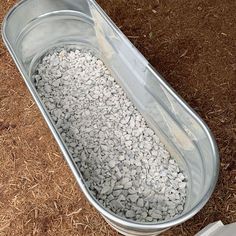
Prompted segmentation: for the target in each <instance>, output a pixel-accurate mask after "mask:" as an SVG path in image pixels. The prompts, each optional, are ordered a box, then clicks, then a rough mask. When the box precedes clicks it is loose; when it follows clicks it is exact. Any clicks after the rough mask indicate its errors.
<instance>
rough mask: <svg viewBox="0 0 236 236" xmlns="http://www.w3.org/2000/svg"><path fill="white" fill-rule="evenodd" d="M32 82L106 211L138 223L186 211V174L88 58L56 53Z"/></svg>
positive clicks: (87, 54)
mask: <svg viewBox="0 0 236 236" xmlns="http://www.w3.org/2000/svg"><path fill="white" fill-rule="evenodd" d="M33 81H34V83H35V88H36V89H37V91H38V94H39V96H40V97H41V99H42V101H43V102H44V104H45V106H46V108H47V109H48V112H49V114H50V115H51V117H52V120H53V121H54V122H55V125H56V127H57V129H58V132H59V133H60V134H61V137H62V139H63V140H64V142H65V144H66V145H67V147H68V150H69V151H70V153H71V155H72V157H73V158H74V161H75V163H76V164H77V166H78V168H79V170H80V171H81V173H82V175H83V177H84V179H85V182H86V183H87V185H88V188H89V189H90V190H91V193H92V194H93V195H94V196H95V197H96V198H97V199H98V200H99V202H100V203H101V204H103V206H104V207H106V208H107V209H109V210H111V211H113V212H114V213H116V214H118V215H119V216H121V217H126V218H128V219H130V220H134V221H141V222H157V221H160V220H167V219H170V218H171V217H175V216H176V215H179V214H181V213H182V212H183V210H184V205H185V201H186V195H187V181H186V177H185V174H184V173H183V171H181V169H180V167H179V166H178V163H177V162H176V161H175V160H174V159H173V157H171V156H170V154H169V152H168V151H167V150H166V149H165V146H164V145H163V144H162V143H161V142H160V140H159V138H158V137H157V136H156V135H155V133H154V131H153V130H152V129H151V128H150V127H149V126H148V124H147V123H146V121H145V119H144V118H143V117H142V115H141V114H140V113H139V111H138V110H137V109H136V107H135V106H134V105H133V104H132V102H131V101H130V100H129V98H128V96H127V95H126V93H125V92H124V90H123V89H122V88H121V87H120V86H119V84H118V83H117V82H116V80H115V79H114V78H113V77H112V76H111V74H110V72H109V71H108V69H107V68H106V66H105V65H104V63H103V62H102V61H101V60H100V59H99V58H97V57H96V56H95V55H94V54H93V53H92V52H91V51H89V50H86V49H76V48H74V49H73V48H71V47H70V48H69V47H64V48H56V49H55V50H51V51H50V52H48V54H47V55H45V56H44V57H43V58H42V60H41V62H40V63H39V64H38V65H37V68H36V70H35V73H34V75H33Z"/></svg>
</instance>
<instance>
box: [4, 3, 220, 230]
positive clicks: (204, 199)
mask: <svg viewBox="0 0 236 236" xmlns="http://www.w3.org/2000/svg"><path fill="white" fill-rule="evenodd" d="M27 1H28V0H21V1H19V2H18V3H16V4H15V5H14V6H13V7H12V8H10V10H9V11H8V13H7V14H6V16H5V17H4V19H3V21H2V27H1V35H2V38H3V42H4V44H5V45H6V48H7V49H8V51H9V52H10V54H11V57H12V58H13V60H14V62H15V64H16V66H17V67H18V69H19V71H20V73H21V75H22V77H23V78H24V80H25V83H27V87H28V89H29V90H30V92H31V95H32V96H33V98H34V99H36V100H37V97H36V95H35V92H34V91H33V90H32V88H31V86H30V85H29V84H28V82H27V80H26V78H25V77H26V74H25V72H23V69H22V66H21V64H20V63H19V61H18V58H17V56H16V54H15V52H14V50H13V48H12V46H11V44H10V42H9V40H8V38H7V35H6V26H7V20H8V18H9V17H10V16H11V14H12V13H13V12H14V11H15V10H16V9H17V8H18V7H19V6H20V5H22V4H24V3H25V2H27ZM88 1H90V2H92V3H93V4H94V5H95V6H96V7H97V9H98V10H99V12H100V13H101V14H102V15H103V17H104V18H105V20H106V21H109V22H110V23H111V24H112V26H113V28H114V30H116V31H117V26H116V25H115V24H114V22H113V21H112V20H111V19H110V17H109V16H108V15H107V14H106V13H105V12H104V10H103V9H102V8H101V7H100V6H99V5H98V4H97V3H96V1H94V0H88ZM118 33H119V35H122V37H125V39H126V40H127V41H128V42H129V43H130V44H131V45H133V44H132V43H131V42H130V40H129V39H128V38H127V37H126V36H125V35H124V34H123V33H122V32H121V31H120V30H118ZM134 48H135V49H136V51H137V52H139V54H141V53H140V51H139V50H138V49H137V48H136V47H134ZM141 55H142V54H141ZM142 56H143V55H142ZM143 58H144V57H143ZM145 60H146V59H145ZM148 67H149V69H151V70H152V71H153V72H154V74H156V75H157V77H158V79H159V81H160V82H161V83H162V85H164V86H165V88H167V89H168V90H169V92H170V93H171V95H173V96H174V97H175V99H177V101H178V102H180V104H181V105H183V106H184V107H185V109H186V110H187V111H189V113H190V114H191V115H192V116H193V117H194V118H195V119H196V120H197V122H198V123H199V125H200V126H201V127H202V128H203V129H204V131H205V133H206V135H207V137H208V140H209V141H210V144H211V150H212V153H213V155H214V156H215V162H214V167H213V169H215V175H214V181H213V182H212V184H211V185H210V188H209V190H208V191H207V192H206V194H205V195H204V196H203V197H202V198H201V199H200V201H199V202H198V204H196V206H194V207H193V208H192V209H191V210H190V211H188V212H186V213H185V214H183V215H181V216H179V217H177V218H176V219H173V220H171V221H167V222H163V223H162V222H161V223H150V224H142V223H136V222H133V221H129V220H123V219H121V218H118V217H116V216H115V214H111V213H110V212H109V211H107V210H106V209H105V208H103V207H101V206H100V205H99V204H98V203H97V202H96V201H95V200H94V199H93V198H92V196H91V195H90V193H89V192H88V191H87V189H86V187H85V186H84V184H83V182H82V180H81V178H80V177H79V175H78V172H77V170H75V169H74V168H75V167H74V168H73V167H72V166H71V165H72V158H71V157H70V155H69V154H68V153H66V150H65V148H64V147H63V146H62V145H61V143H58V138H56V130H55V128H54V127H52V124H51V122H50V120H49V119H46V122H47V124H48V125H49V129H50V131H51V132H52V134H53V136H54V138H56V141H57V143H58V145H59V147H60V149H61V148H62V147H63V149H64V150H63V155H64V156H65V160H66V161H67V164H68V165H69V167H70V169H71V170H72V173H73V174H74V177H75V179H76V181H77V182H78V184H79V186H80V188H81V190H82V192H83V193H84V194H85V196H86V198H87V200H88V201H89V202H90V203H91V204H92V205H93V206H94V207H95V208H96V209H97V210H98V211H99V213H101V214H102V215H103V217H105V218H107V219H109V221H112V222H113V223H117V224H119V225H123V226H125V227H129V228H136V229H140V230H161V229H165V228H170V227H173V226H176V225H178V224H181V223H183V222H185V221H187V220H188V219H190V218H192V217H193V216H194V215H195V214H197V213H198V212H199V211H200V210H201V209H202V208H203V207H204V206H205V205H206V203H207V202H208V200H209V199H210V197H211V195H212V193H213V191H214V189H215V187H216V184H217V180H218V177H219V166H220V158H219V150H218V147H217V143H216V140H215V137H214V135H213V133H212V131H211V130H210V128H209V127H208V125H207V124H206V123H205V121H204V120H202V118H201V117H200V116H199V115H198V114H197V113H196V112H195V111H194V110H193V108H191V107H190V106H189V105H188V104H187V102H186V101H185V100H184V99H183V98H182V97H180V96H179V95H178V93H177V92H176V91H175V90H174V89H173V88H172V87H171V86H170V85H169V84H168V82H167V81H166V80H165V79H164V78H163V77H162V76H161V75H160V74H159V73H158V72H157V71H156V69H155V68H154V67H153V66H152V65H150V63H148ZM40 111H41V113H43V114H42V115H43V117H44V118H45V117H46V116H48V115H47V114H46V113H45V112H43V111H42V110H41V109H40Z"/></svg>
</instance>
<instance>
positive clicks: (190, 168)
mask: <svg viewBox="0 0 236 236" xmlns="http://www.w3.org/2000/svg"><path fill="white" fill-rule="evenodd" d="M2 36H3V40H4V42H5V44H6V46H7V48H8V50H9V52H10V53H11V55H12V57H13V59H14V61H15V63H16V65H17V67H18V69H19V71H20V72H21V74H22V77H23V79H24V81H25V83H26V85H27V87H28V89H29V91H30V92H31V94H32V96H33V98H34V100H35V102H36V103H37V105H38V107H39V109H40V111H41V112H42V115H43V117H44V118H45V120H46V122H47V124H48V126H49V128H50V130H51V132H52V133H53V135H54V137H55V139H56V141H57V143H58V145H59V146H60V149H61V151H62V153H63V155H64V157H65V159H66V161H67V163H68V165H69V167H70V169H71V171H72V172H73V174H74V176H75V178H76V180H77V182H78V184H79V186H80V188H81V190H82V191H83V192H84V194H85V196H86V197H87V199H88V200H89V201H90V203H91V204H92V205H93V206H94V207H95V208H96V209H97V210H98V211H99V212H100V213H101V214H102V216H103V217H104V218H105V220H106V221H107V222H108V223H109V224H110V225H111V226H112V227H113V228H114V229H116V230H117V231H119V232H121V233H122V234H124V235H142V236H145V235H157V234H159V233H160V232H162V231H163V230H166V229H168V228H170V227H172V226H175V225H178V224H181V223H182V222H184V221H186V220H188V219H189V218H191V217H192V216H194V215H195V214H196V213H197V212H198V211H199V210H200V209H201V208H202V207H203V206H204V205H205V204H206V202H207V201H208V200H209V198H210V196H211V194H212V192H213V190H214V188H215V185H216V182H217V178H218V171H219V156H218V150H217V146H216V143H215V140H214V137H213V136H212V134H211V132H210V130H209V128H208V127H207V126H206V124H205V123H204V122H203V121H202V120H201V119H200V117H199V116H198V115H197V114H196V113H195V112H194V111H193V110H192V109H191V108H190V107H189V106H188V105H187V104H186V103H185V102H184V101H183V100H182V99H181V98H180V97H179V96H178V94H177V93H176V92H175V91H174V90H173V89H172V88H171V87H170V86H169V85H168V84H167V82H166V81H165V80H164V79H163V78H162V77H161V76H160V75H159V74H158V73H157V72H156V71H155V69H154V68H153V67H152V66H151V65H150V64H149V63H148V61H147V60H146V59H145V58H144V57H143V56H142V55H141V54H140V52H139V51H138V50H137V49H136V48H135V47H134V46H133V45H132V44H131V43H130V41H129V40H128V39H127V38H126V37H125V36H124V35H123V34H122V32H121V31H120V30H119V29H118V28H117V27H116V26H115V25H114V23H113V22H112V21H111V20H110V18H109V17H108V16H107V15H106V14H105V13H104V12H103V10H102V9H101V8H100V7H99V6H98V4H97V3H96V2H95V1H93V0H76V1H75V0H60V1H54V0H23V1H20V2H19V3H18V4H17V5H16V6H15V7H13V8H12V9H11V10H10V12H9V13H8V15H7V16H6V17H5V19H4V22H3V26H2ZM61 45H72V46H73V47H78V48H88V49H91V50H93V51H94V52H95V53H96V54H97V55H98V56H99V57H101V59H102V60H103V61H104V62H105V64H106V66H107V67H108V68H109V70H110V71H111V73H112V75H113V76H114V78H115V79H116V80H117V82H118V83H119V84H120V85H121V86H122V87H123V89H124V90H125V91H126V93H127V94H128V96H129V98H130V99H131V101H132V102H133V103H134V104H135V106H136V107H137V109H138V110H139V111H140V112H141V114H142V115H143V116H144V118H145V119H146V121H147V122H148V123H149V125H150V127H151V128H153V129H154V131H155V132H156V134H157V135H158V136H159V137H160V139H161V141H162V142H163V143H164V144H165V145H166V147H167V149H168V150H169V152H170V153H171V155H172V156H173V157H174V158H175V159H176V161H177V162H178V163H179V165H180V166H181V168H182V169H184V171H185V172H186V174H187V177H188V186H187V187H188V196H187V202H186V204H185V209H184V211H183V213H182V214H181V215H180V216H178V217H176V218H173V219H171V220H168V221H162V222H159V223H138V222H133V221H130V220H127V219H124V218H121V217H119V216H117V215H115V214H114V213H112V212H110V211H108V210H107V209H105V208H104V207H103V206H102V205H101V204H100V203H99V202H98V201H97V200H96V199H95V198H94V197H93V196H92V194H91V193H90V192H89V190H88V188H87V187H86V185H85V183H84V181H83V177H82V175H81V173H80V171H79V169H78V168H77V166H76V164H75V163H74V161H73V159H72V157H71V155H70V153H69V152H68V150H67V147H66V145H65V144H64V143H63V141H62V139H61V137H60V135H59V133H58V132H57V130H56V128H55V126H54V124H53V122H52V120H51V118H50V116H49V114H48V112H47V110H46V109H45V107H44V105H43V103H42V102H41V100H40V98H39V96H38V94H37V91H36V90H35V88H34V84H33V82H32V81H31V73H32V71H33V70H34V67H35V65H36V64H37V62H38V60H39V59H40V58H41V57H42V56H43V55H44V54H45V53H46V52H47V51H48V50H50V49H51V48H53V47H56V46H61Z"/></svg>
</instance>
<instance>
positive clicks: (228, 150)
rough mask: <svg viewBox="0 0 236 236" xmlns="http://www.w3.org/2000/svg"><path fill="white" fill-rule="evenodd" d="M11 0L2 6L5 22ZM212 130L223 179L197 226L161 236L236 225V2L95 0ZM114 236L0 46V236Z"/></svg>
mask: <svg viewBox="0 0 236 236" xmlns="http://www.w3.org/2000/svg"><path fill="white" fill-rule="evenodd" d="M14 2H15V1H14V0H0V21H2V19H3V16H4V15H5V14H6V12H7V10H8V9H9V8H10V7H11V6H12V5H13V3H14ZM98 2H99V3H100V4H101V6H102V7H103V8H104V9H105V11H106V12H107V13H108V14H109V15H110V16H111V18H112V19H113V20H114V21H115V23H116V24H117V25H118V26H119V27H120V28H121V30H122V31H123V32H124V33H125V34H126V35H127V36H128V37H129V38H130V40H131V41H132V42H133V43H134V44H135V46H136V47H137V48H138V49H139V50H140V51H141V52H142V53H143V54H144V55H145V56H146V58H147V59H148V60H149V61H150V62H151V64H152V65H153V66H154V67H155V68H157V70H159V71H160V72H161V74H162V75H164V77H165V78H166V80H167V81H168V82H169V83H170V84H171V85H172V86H173V88H174V89H175V90H176V91H177V92H178V93H179V94H180V95H181V96H182V97H183V98H184V99H185V100H186V101H187V102H188V103H189V104H190V105H191V106H192V107H193V108H194V109H195V110H196V111H197V112H198V113H199V114H200V115H201V117H202V118H203V119H204V120H205V121H206V122H207V124H208V125H209V127H210V128H211V129H212V131H213V133H214V135H215V137H216V140H217V143H218V146H219V149H220V156H221V171H220V178H219V181H218V185H217V187H216V190H215V192H214V194H213V196H212V198H211V199H210V201H209V202H208V204H207V205H206V206H205V207H204V208H203V209H202V210H201V212H200V213H199V214H197V215H196V216H195V217H194V218H193V219H191V220H189V221H187V222H186V223H184V224H183V225H181V226H178V227H176V228H174V229H172V230H169V231H168V232H166V233H164V234H163V235H166V236H167V235H172V236H174V235H175V236H176V235H177V236H178V235H190V236H191V235H194V233H196V232H197V231H199V230H200V229H201V228H203V227H204V226H206V225H207V224H208V223H210V222H214V221H216V220H222V221H223V222H224V223H231V222H234V221H236V112H235V109H236V17H235V15H236V1H235V0H192V1H188V0H129V1H126V0H99V1H98ZM3 235H4V236H5V235H9V236H12V235H58V236H59V235H63V236H64V235H79V236H83V235H85V236H89V235H94V236H103V235H104V236H105V235H106V236H108V235H110V236H115V235H118V234H117V233H116V232H114V231H113V230H112V229H111V228H110V227H109V226H108V225H107V224H106V223H105V222H104V221H103V219H102V218H101V216H99V214H98V213H97V212H96V211H95V210H94V209H93V207H91V206H90V205H89V204H88V202H87V201H86V200H85V198H84V196H83V194H81V192H80V190H79V188H78V186H77V184H76V183H75V180H74V178H73V176H72V174H71V173H70V170H69V168H68V167H67V165H66V164H65V162H64V161H63V158H62V156H61V154H60V152H59V149H58V147H57V144H56V143H55V141H54V139H53V138H52V136H51V134H50V132H49V130H48V128H47V126H46V124H45V122H44V121H43V118H42V117H41V115H40V113H39V111H38V108H37V107H36V105H35V103H34V101H33V100H32V98H31V96H30V95H29V92H28V91H27V89H26V86H25V84H24V83H23V81H22V79H21V76H20V74H19V72H18V71H17V69H16V67H15V65H14V63H13V61H12V60H11V58H10V56H9V54H8V52H7V51H6V49H5V47H4V46H3V43H2V42H0V236H3Z"/></svg>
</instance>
